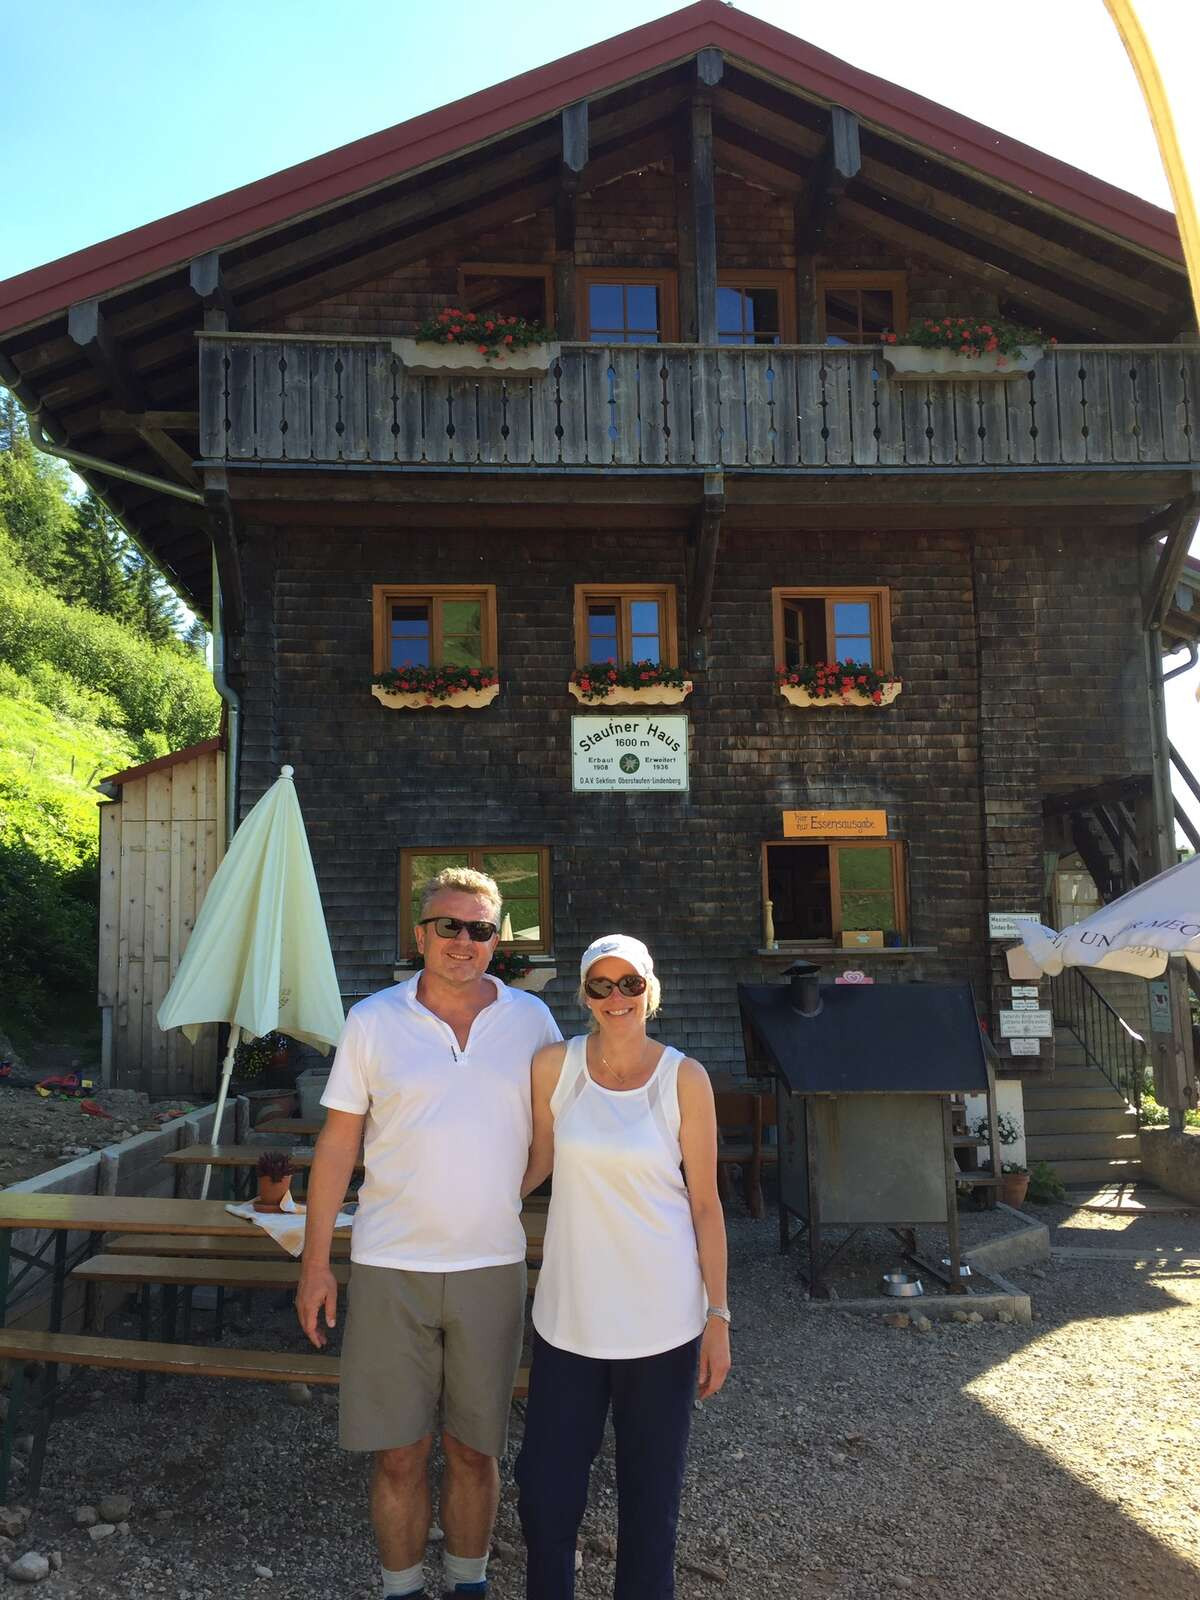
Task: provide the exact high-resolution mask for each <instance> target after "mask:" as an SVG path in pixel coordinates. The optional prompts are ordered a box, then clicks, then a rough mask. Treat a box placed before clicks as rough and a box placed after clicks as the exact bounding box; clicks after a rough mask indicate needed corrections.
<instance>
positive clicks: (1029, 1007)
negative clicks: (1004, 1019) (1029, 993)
mask: <svg viewBox="0 0 1200 1600" xmlns="http://www.w3.org/2000/svg"><path fill="white" fill-rule="evenodd" d="M1012 1008H1013V1010H1014V1011H1036V1010H1037V1009H1038V1003H1037V1001H1036V1000H1014V1001H1013V1003H1012Z"/></svg>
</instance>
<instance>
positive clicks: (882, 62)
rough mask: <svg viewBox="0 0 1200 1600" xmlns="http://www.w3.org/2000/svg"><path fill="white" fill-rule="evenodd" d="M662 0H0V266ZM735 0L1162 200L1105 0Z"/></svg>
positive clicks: (1191, 15) (176, 200) (523, 63)
mask: <svg viewBox="0 0 1200 1600" xmlns="http://www.w3.org/2000/svg"><path fill="white" fill-rule="evenodd" d="M675 9H677V7H676V6H674V5H671V4H659V3H656V0H607V3H606V4H604V5H600V6H590V5H588V6H584V5H570V4H567V5H563V4H561V3H550V0H526V3H521V0H518V3H517V4H515V5H509V6H507V7H504V8H500V7H496V6H494V5H490V4H483V3H482V0H457V3H456V4H455V5H454V6H453V7H451V6H449V5H442V6H438V5H433V4H430V3H429V0H392V3H390V4H386V3H383V0H358V3H356V4H352V5H349V6H347V7H345V8H344V9H338V8H336V7H331V6H330V5H329V4H328V0H322V3H320V4H316V3H314V0H288V3H286V4H285V3H283V0H175V3H173V4H167V5H164V4H162V3H161V0H154V3H151V0H61V3H60V4H59V5H57V6H53V7H51V6H40V7H39V6H33V5H28V4H25V5H21V4H17V3H15V0H14V3H13V4H12V5H10V6H9V7H7V8H6V16H5V21H4V32H3V46H4V48H3V63H4V88H3V93H2V95H0V148H2V149H3V150H4V153H5V160H4V186H3V200H2V213H0V216H2V221H0V278H6V277H9V276H11V275H12V274H14V273H16V272H21V271H24V270H25V269H26V268H29V267H33V266H38V265H40V264H41V263H42V262H45V261H50V260H53V259H54V258H55V257H57V256H60V255H64V254H66V253H67V252H68V251H71V250H76V249H79V248H81V247H83V246H85V245H89V244H93V243H95V242H97V241H98V240H100V239H106V238H109V237H111V236H112V235H113V234H115V233H121V232H123V231H124V230H125V229H127V228H131V227H136V226H137V225H138V224H139V223H143V222H149V221H152V220H154V219H155V218H157V217H161V216H165V215H166V214H167V213H169V212H171V211H177V210H179V209H180V207H182V206H185V205H190V204H192V203H193V202H195V201H198V200H204V199H207V198H208V197H209V196H210V195H213V194H220V193H221V192H223V191H224V190H226V189H230V188H233V187H235V186H236V185H238V184H241V183H246V182H248V181H250V180H251V179H254V178H258V177H262V176H264V175H265V174H267V173H271V172H275V171H277V170H279V169H280V168H281V167H285V166H289V165H291V164H292V163H293V162H296V161H302V160H304V159H305V158H306V157H308V156H313V155H319V154H321V153H322V152H323V151H326V150H330V149H332V148H334V147H335V146H337V145H340V144H345V143H346V142H347V141H349V140H351V139H355V138H358V137H359V136H361V135H363V134H368V133H373V132H375V131H376V130H378V129H380V128H386V127H389V126H391V125H392V124H393V123H396V122H401V121H403V120H404V119H405V118H407V117H411V116H415V115H417V114H418V113H420V112H422V111H428V110H430V109H431V108H433V107H435V106H439V105H442V104H444V103H445V102H447V101H449V100H453V99H456V98H458V97H460V96H462V95H465V94H470V93H472V92H473V91H474V90H477V89H481V88H484V87H486V86H487V85H488V84H491V83H496V82H499V81H500V80H502V79H504V78H507V77H511V76H512V75H513V74H515V73H517V72H522V71H525V70H527V69H528V68H530V67H535V66H539V65H541V64H542V63H544V62H546V61H550V60H553V59H554V58H555V57H557V56H560V55H565V54H567V53H568V52H569V51H572V50H577V49H580V48H582V47H583V46H585V45H589V44H594V43H595V42H596V41H597V40H600V39H603V38H608V37H610V36H611V35H612V34H614V33H619V32H621V31H622V30H624V29H626V28H631V27H634V26H636V25H637V24H639V23H642V22H647V21H649V20H651V19H652V18H654V17H658V16H662V15H665V14H666V13H667V12H669V11H672V10H675ZM741 9H743V10H745V11H749V12H751V13H753V14H754V15H756V16H760V17H763V18H765V19H766V20H768V21H771V22H774V23H775V24H777V25H778V26H780V27H784V28H787V29H788V30H789V31H791V32H793V33H797V34H800V35H802V36H803V37H804V38H807V39H809V40H810V41H811V42H812V43H814V44H818V45H820V46H821V47H822V48H823V49H826V50H830V51H832V52H833V53H834V54H836V55H839V56H842V57H843V58H844V59H846V60H849V61H851V62H853V63H854V64H855V65H857V66H860V67H864V68H866V69H867V70H868V71H871V72H876V73H879V74H880V75H881V76H883V77H887V78H891V79H892V80H894V81H895V82H897V83H902V84H904V85H905V86H906V87H907V88H910V89H914V90H917V91H918V92H920V93H922V94H926V95H929V96H930V97H931V98H933V99H936V100H939V101H941V102H943V103H944V104H947V105H951V106H953V107H954V108H955V109H956V110H960V111H964V112H966V113H967V114H969V115H971V116H975V117H978V118H979V119H980V120H981V121H983V122H987V123H989V124H991V125H992V126H995V127H998V128H999V129H1001V131H1003V132H1006V133H1012V134H1016V135H1018V136H1020V137H1022V138H1024V139H1025V140H1027V141H1028V142H1029V143H1031V144H1035V145H1038V146H1039V147H1041V148H1043V149H1046V150H1049V151H1051V152H1052V153H1054V154H1056V155H1059V156H1061V157H1062V158H1063V159H1065V160H1068V161H1072V162H1074V163H1075V164H1077V165H1081V166H1085V167H1087V168H1088V169H1089V170H1091V171H1093V172H1095V173H1097V174H1099V175H1100V176H1102V177H1105V178H1107V179H1109V180H1110V181H1111V182H1114V183H1117V184H1119V185H1120V186H1121V187H1123V188H1129V189H1132V190H1134V191H1136V192H1137V193H1139V194H1143V195H1145V196H1146V197H1147V198H1149V199H1153V200H1155V201H1156V202H1158V203H1159V204H1166V203H1167V195H1166V188H1165V184H1164V182H1163V179H1162V175H1161V171H1160V169H1159V166H1158V161H1157V156H1156V152H1155V148H1154V144H1153V141H1152V138H1151V135H1150V131H1149V125H1148V123H1147V122H1146V119H1145V117H1144V115H1143V113H1142V109H1141V102H1140V99H1139V98H1138V94H1137V89H1136V85H1135V82H1134V79H1133V74H1132V72H1131V71H1130V69H1129V66H1128V64H1127V62H1126V60H1125V56H1124V53H1123V51H1122V49H1121V46H1120V43H1119V41H1118V39H1117V36H1116V33H1115V31H1114V30H1113V28H1112V25H1111V23H1110V22H1109V21H1108V18H1107V16H1106V15H1105V12H1104V7H1103V4H1102V0H1050V3H1047V0H1005V3H1004V5H1003V7H1002V8H999V7H996V6H994V5H992V4H990V3H985V0H917V3H916V4H911V5H909V6H908V7H905V8H899V7H897V6H896V5H895V3H894V0H853V3H850V4H841V5H835V6H831V5H829V4H828V3H827V0H745V3H744V4H743V5H742V7H741ZM1141 9H1142V12H1143V16H1144V19H1145V21H1146V23H1147V26H1148V27H1150V26H1151V24H1152V22H1154V21H1155V19H1156V13H1157V12H1159V11H1161V13H1162V15H1163V17H1164V18H1165V19H1166V22H1165V24H1164V26H1163V31H1162V34H1161V37H1162V38H1163V39H1164V41H1165V43H1164V46H1162V47H1161V48H1162V49H1163V53H1164V56H1165V57H1166V62H1165V65H1166V66H1167V67H1168V69H1169V68H1170V66H1171V65H1172V64H1173V63H1174V62H1175V61H1185V62H1186V61H1188V60H1190V61H1192V62H1194V61H1195V60H1196V59H1197V54H1198V53H1200V17H1198V16H1197V12H1200V7H1197V6H1196V5H1195V4H1194V0H1141ZM1182 98H1184V97H1182V96H1181V99H1182ZM1193 98H1194V96H1193V95H1192V94H1191V93H1189V94H1188V95H1187V96H1186V100H1187V104H1188V106H1189V107H1190V103H1191V100H1192V99H1193ZM1189 131H1190V128H1189ZM1197 138H1198V141H1200V133H1198V135H1197Z"/></svg>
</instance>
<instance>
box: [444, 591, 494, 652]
mask: <svg viewBox="0 0 1200 1600" xmlns="http://www.w3.org/2000/svg"><path fill="white" fill-rule="evenodd" d="M482 651H483V606H482V604H481V602H480V601H478V600H443V601H442V657H443V660H442V663H441V665H444V666H452V667H481V666H483V664H484V662H483V654H482Z"/></svg>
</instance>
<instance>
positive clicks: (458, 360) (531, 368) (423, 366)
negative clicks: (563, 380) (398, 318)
mask: <svg viewBox="0 0 1200 1600" xmlns="http://www.w3.org/2000/svg"><path fill="white" fill-rule="evenodd" d="M392 354H393V355H396V356H399V358H400V360H401V361H402V362H403V363H404V366H405V369H406V371H408V372H409V373H410V374H411V375H412V376H413V377H414V378H507V377H520V378H544V377H545V376H546V374H547V372H549V370H550V363H551V362H552V361H554V360H556V359H557V356H558V345H557V344H530V345H526V346H525V347H524V348H523V349H521V350H510V351H508V352H507V354H505V355H501V356H496V358H495V359H494V360H493V359H491V358H489V357H487V356H481V355H480V353H479V348H478V345H477V344H472V343H471V342H470V340H469V339H464V341H463V343H462V344H437V343H435V342H434V340H432V339H393V340H392Z"/></svg>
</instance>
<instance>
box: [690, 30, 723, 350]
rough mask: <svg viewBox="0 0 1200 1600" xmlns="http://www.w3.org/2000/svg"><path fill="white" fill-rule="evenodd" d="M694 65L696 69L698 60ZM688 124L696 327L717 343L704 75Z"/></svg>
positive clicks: (713, 204)
mask: <svg viewBox="0 0 1200 1600" xmlns="http://www.w3.org/2000/svg"><path fill="white" fill-rule="evenodd" d="M718 53H719V52H718ZM708 54H709V52H708V51H702V52H701V55H708ZM696 65H697V69H699V67H700V61H699V60H697V63H696ZM689 127H690V145H689V157H690V168H691V184H692V237H693V245H692V249H693V252H694V257H695V263H696V331H697V334H698V336H699V341H700V343H701V344H716V342H717V199H716V185H715V176H714V168H713V131H712V90H711V88H710V87H709V86H708V84H707V83H705V82H704V81H703V79H699V80H698V82H697V84H696V90H695V93H694V94H693V96H692V104H691V112H690V124H689Z"/></svg>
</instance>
